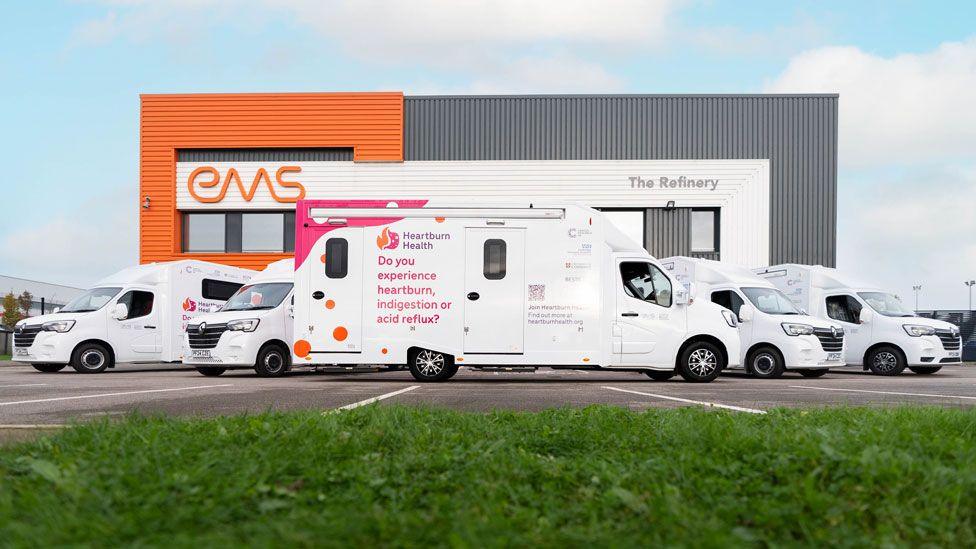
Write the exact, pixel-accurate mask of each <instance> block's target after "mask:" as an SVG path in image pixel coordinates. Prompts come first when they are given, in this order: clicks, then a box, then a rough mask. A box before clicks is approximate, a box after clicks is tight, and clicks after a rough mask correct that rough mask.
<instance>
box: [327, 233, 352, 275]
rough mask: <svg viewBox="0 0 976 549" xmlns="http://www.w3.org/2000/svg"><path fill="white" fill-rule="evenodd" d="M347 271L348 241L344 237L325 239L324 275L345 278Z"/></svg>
mask: <svg viewBox="0 0 976 549" xmlns="http://www.w3.org/2000/svg"><path fill="white" fill-rule="evenodd" d="M348 271H349V242H348V241H347V240H346V239H345V238H330V239H328V240H326V241H325V276H327V277H329V278H346V273H347V272H348Z"/></svg>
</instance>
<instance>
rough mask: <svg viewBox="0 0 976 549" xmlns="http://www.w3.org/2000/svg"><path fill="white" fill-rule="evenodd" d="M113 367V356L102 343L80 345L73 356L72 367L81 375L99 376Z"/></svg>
mask: <svg viewBox="0 0 976 549" xmlns="http://www.w3.org/2000/svg"><path fill="white" fill-rule="evenodd" d="M111 365H112V355H111V354H110V353H109V352H108V349H106V348H105V346H104V345H102V344H101V343H85V344H83V345H79V346H78V348H77V349H75V352H74V353H73V354H72V355H71V367H72V368H74V369H75V371H76V372H78V373H79V374H99V373H102V372H104V371H105V368H108V367H109V366H111Z"/></svg>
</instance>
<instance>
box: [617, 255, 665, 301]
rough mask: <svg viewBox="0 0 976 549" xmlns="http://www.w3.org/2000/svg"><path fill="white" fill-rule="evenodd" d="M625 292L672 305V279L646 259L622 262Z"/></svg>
mask: <svg viewBox="0 0 976 549" xmlns="http://www.w3.org/2000/svg"><path fill="white" fill-rule="evenodd" d="M620 277H621V280H622V281H623V285H624V293H626V294H627V295H629V296H630V297H633V298H635V299H640V300H641V301H647V302H648V303H654V304H655V305H660V306H661V307H670V306H671V280H670V279H668V277H667V276H665V274H664V273H663V272H662V271H661V269H658V268H657V267H656V266H654V265H651V264H650V263H647V262H644V261H625V262H623V263H621V264H620Z"/></svg>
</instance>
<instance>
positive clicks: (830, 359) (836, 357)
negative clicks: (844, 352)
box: [827, 353, 840, 362]
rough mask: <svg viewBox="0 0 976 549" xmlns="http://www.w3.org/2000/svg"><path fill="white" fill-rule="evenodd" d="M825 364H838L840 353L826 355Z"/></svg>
mask: <svg viewBox="0 0 976 549" xmlns="http://www.w3.org/2000/svg"><path fill="white" fill-rule="evenodd" d="M827 362H840V353H827Z"/></svg>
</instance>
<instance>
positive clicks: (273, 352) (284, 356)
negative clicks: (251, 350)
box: [254, 345, 291, 377]
mask: <svg viewBox="0 0 976 549" xmlns="http://www.w3.org/2000/svg"><path fill="white" fill-rule="evenodd" d="M290 360H291V354H289V353H288V351H286V350H285V349H284V348H283V347H281V346H280V345H266V346H265V347H264V348H263V349H261V352H260V353H258V361H257V362H256V363H255V364H254V371H255V372H257V373H258V375H259V376H261V377H281V376H283V375H285V372H287V371H288V363H289V362H290Z"/></svg>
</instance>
